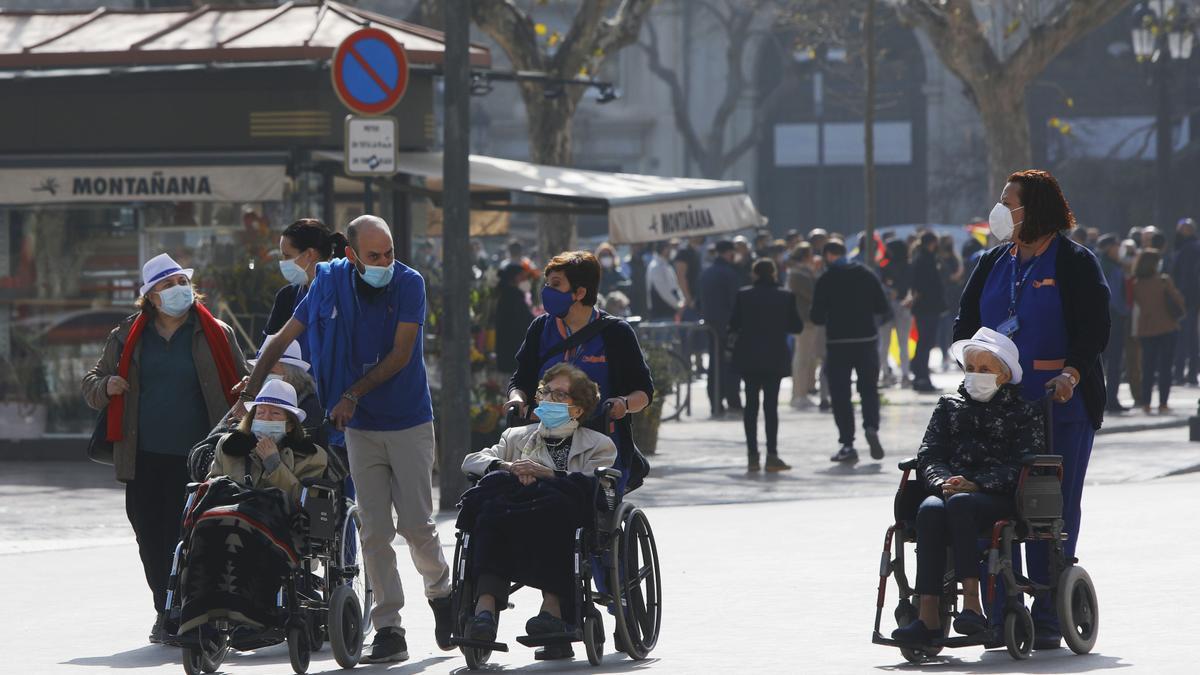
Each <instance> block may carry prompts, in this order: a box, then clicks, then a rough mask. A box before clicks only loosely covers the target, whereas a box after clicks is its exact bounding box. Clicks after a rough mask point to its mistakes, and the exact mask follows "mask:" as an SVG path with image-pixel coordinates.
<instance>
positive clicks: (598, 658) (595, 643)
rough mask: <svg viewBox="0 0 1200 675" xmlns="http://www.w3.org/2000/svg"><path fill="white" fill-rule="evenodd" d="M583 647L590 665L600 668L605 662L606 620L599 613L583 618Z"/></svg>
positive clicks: (594, 612) (592, 613)
mask: <svg viewBox="0 0 1200 675" xmlns="http://www.w3.org/2000/svg"><path fill="white" fill-rule="evenodd" d="M583 647H584V650H585V651H586V652H587V659H588V663H590V664H592V665H593V666H598V665H600V663H601V662H603V661H604V619H603V618H602V617H601V616H600V613H599V612H596V611H592V612H588V615H587V616H585V617H584V618H583Z"/></svg>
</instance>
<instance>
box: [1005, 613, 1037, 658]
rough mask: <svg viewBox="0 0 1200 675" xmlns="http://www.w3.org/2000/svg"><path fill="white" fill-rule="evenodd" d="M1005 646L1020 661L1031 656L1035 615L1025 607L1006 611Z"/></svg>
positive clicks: (1010, 654)
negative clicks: (1031, 614)
mask: <svg viewBox="0 0 1200 675" xmlns="http://www.w3.org/2000/svg"><path fill="white" fill-rule="evenodd" d="M1004 646H1005V647H1007V648H1008V655H1009V656H1011V657H1013V658H1014V659H1016V660H1018V661H1021V660H1024V659H1027V658H1029V654H1030V653H1031V652H1032V651H1033V617H1032V616H1030V614H1029V610H1028V609H1026V608H1025V607H1018V608H1016V609H1012V610H1009V611H1007V612H1005V613H1004Z"/></svg>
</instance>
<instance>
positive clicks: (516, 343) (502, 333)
mask: <svg viewBox="0 0 1200 675" xmlns="http://www.w3.org/2000/svg"><path fill="white" fill-rule="evenodd" d="M532 322H533V311H532V310H530V309H529V305H528V304H526V302H525V292H524V291H522V290H521V289H519V288H517V287H516V286H511V285H508V284H504V285H502V286H500V287H499V289H498V292H497V297H496V316H495V318H494V327H495V328H496V368H497V369H499V370H500V371H501V372H512V371H514V370H516V369H517V350H518V349H520V348H521V340H524V339H525V331H526V330H528V329H529V324H530V323H532Z"/></svg>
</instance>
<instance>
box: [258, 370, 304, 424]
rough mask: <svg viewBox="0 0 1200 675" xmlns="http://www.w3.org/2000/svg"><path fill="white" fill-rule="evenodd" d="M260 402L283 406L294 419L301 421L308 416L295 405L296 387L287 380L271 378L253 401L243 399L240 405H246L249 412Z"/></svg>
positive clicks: (278, 406)
mask: <svg viewBox="0 0 1200 675" xmlns="http://www.w3.org/2000/svg"><path fill="white" fill-rule="evenodd" d="M260 403H266V404H269V405H273V406H275V407H277V408H283V409H284V410H286V411H288V412H290V413H292V414H293V415H295V416H296V419H298V420H300V421H301V422H303V421H304V418H305V417H308V415H306V414H305V412H304V411H303V410H301V409H300V407H299V406H298V405H296V388H295V387H293V386H292V385H290V384H288V383H287V382H284V381H283V380H271V381H270V382H267V383H266V384H264V385H263V388H262V391H259V392H258V396H255V397H254V400H253V401H245V402H243V403H242V405H244V406H246V412H249V411H251V410H253V409H254V406H256V405H258V404H260Z"/></svg>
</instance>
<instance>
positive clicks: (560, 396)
mask: <svg viewBox="0 0 1200 675" xmlns="http://www.w3.org/2000/svg"><path fill="white" fill-rule="evenodd" d="M537 393H538V397H539V398H541V399H542V400H543V401H550V402H551V403H571V402H572V399H571V395H570V394H569V393H567V392H565V391H556V390H554V389H547V388H545V387H542V388H540V389H538V392H537Z"/></svg>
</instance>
